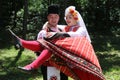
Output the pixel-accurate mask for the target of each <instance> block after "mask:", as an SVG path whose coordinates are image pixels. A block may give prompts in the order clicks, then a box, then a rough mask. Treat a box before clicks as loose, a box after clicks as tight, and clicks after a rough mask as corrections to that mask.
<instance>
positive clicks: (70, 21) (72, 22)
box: [65, 14, 77, 26]
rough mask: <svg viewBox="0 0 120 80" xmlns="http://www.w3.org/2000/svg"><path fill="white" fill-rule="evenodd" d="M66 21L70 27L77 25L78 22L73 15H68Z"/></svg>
mask: <svg viewBox="0 0 120 80" xmlns="http://www.w3.org/2000/svg"><path fill="white" fill-rule="evenodd" d="M65 21H66V23H67V25H68V26H74V25H77V21H76V20H75V19H74V17H73V16H72V15H71V14H67V15H66V16H65Z"/></svg>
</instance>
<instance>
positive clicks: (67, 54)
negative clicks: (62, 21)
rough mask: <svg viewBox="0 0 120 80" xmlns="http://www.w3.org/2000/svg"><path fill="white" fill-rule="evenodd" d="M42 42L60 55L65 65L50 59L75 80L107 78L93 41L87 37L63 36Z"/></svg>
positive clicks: (103, 79)
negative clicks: (103, 72)
mask: <svg viewBox="0 0 120 80" xmlns="http://www.w3.org/2000/svg"><path fill="white" fill-rule="evenodd" d="M43 42H44V43H45V44H44V43H41V42H40V43H41V44H42V45H43V46H44V47H46V48H48V49H49V50H50V51H52V53H53V54H54V55H55V56H57V57H59V58H60V59H61V60H62V61H61V62H63V61H64V64H65V66H62V65H59V64H57V60H56V61H55V60H50V64H51V65H52V66H55V67H57V68H58V69H60V70H61V71H62V72H64V73H65V74H66V75H68V76H70V77H72V78H73V79H75V80H105V78H104V76H103V75H102V70H101V67H100V64H99V61H98V59H97V56H96V55H95V52H94V49H93V47H92V45H91V43H90V42H89V41H88V40H87V39H86V38H85V37H74V38H71V37H69V38H62V39H57V40H52V41H43Z"/></svg>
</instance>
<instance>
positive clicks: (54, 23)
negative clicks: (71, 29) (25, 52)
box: [37, 4, 68, 80]
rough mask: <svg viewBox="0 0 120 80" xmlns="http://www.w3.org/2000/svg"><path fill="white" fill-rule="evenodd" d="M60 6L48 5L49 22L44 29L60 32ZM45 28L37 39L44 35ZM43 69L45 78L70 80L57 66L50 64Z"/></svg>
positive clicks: (42, 67)
mask: <svg viewBox="0 0 120 80" xmlns="http://www.w3.org/2000/svg"><path fill="white" fill-rule="evenodd" d="M59 18H60V17H59V7H58V5H55V4H54V5H51V6H49V7H48V14H47V19H48V22H47V23H46V24H45V25H44V26H43V29H46V30H47V31H48V32H49V31H50V32H51V31H52V32H60V31H61V29H60V27H61V26H60V25H58V22H59ZM43 35H44V30H43V31H40V32H39V34H38V37H37V39H39V38H41V37H43ZM41 71H42V74H43V78H44V80H68V77H67V76H66V75H64V74H63V73H62V72H60V71H59V70H57V69H56V68H55V67H52V66H50V65H46V66H43V65H42V66H41Z"/></svg>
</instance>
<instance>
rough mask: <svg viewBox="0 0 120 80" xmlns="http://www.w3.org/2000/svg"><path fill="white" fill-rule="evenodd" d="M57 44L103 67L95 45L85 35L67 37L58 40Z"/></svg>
mask: <svg viewBox="0 0 120 80" xmlns="http://www.w3.org/2000/svg"><path fill="white" fill-rule="evenodd" d="M55 44H56V45H58V46H60V47H62V48H64V49H66V50H68V51H70V52H72V53H74V54H76V55H77V56H79V57H82V58H84V59H86V60H87V61H89V62H91V63H93V64H94V65H96V66H97V67H99V69H101V67H100V65H99V62H98V59H97V56H96V55H95V52H94V50H93V47H92V45H91V43H90V42H89V41H88V40H87V39H86V38H85V37H75V38H65V39H61V40H57V41H56V43H55Z"/></svg>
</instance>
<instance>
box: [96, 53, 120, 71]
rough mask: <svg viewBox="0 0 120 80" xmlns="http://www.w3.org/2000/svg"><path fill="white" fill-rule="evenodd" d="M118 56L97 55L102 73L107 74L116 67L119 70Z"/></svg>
mask: <svg viewBox="0 0 120 80" xmlns="http://www.w3.org/2000/svg"><path fill="white" fill-rule="evenodd" d="M118 54H119V53H116V54H109V53H107V52H106V53H102V54H101V53H97V56H98V58H99V62H100V64H101V67H102V69H103V72H107V71H109V70H110V69H111V68H114V67H116V66H117V67H119V68H120V56H118Z"/></svg>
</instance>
